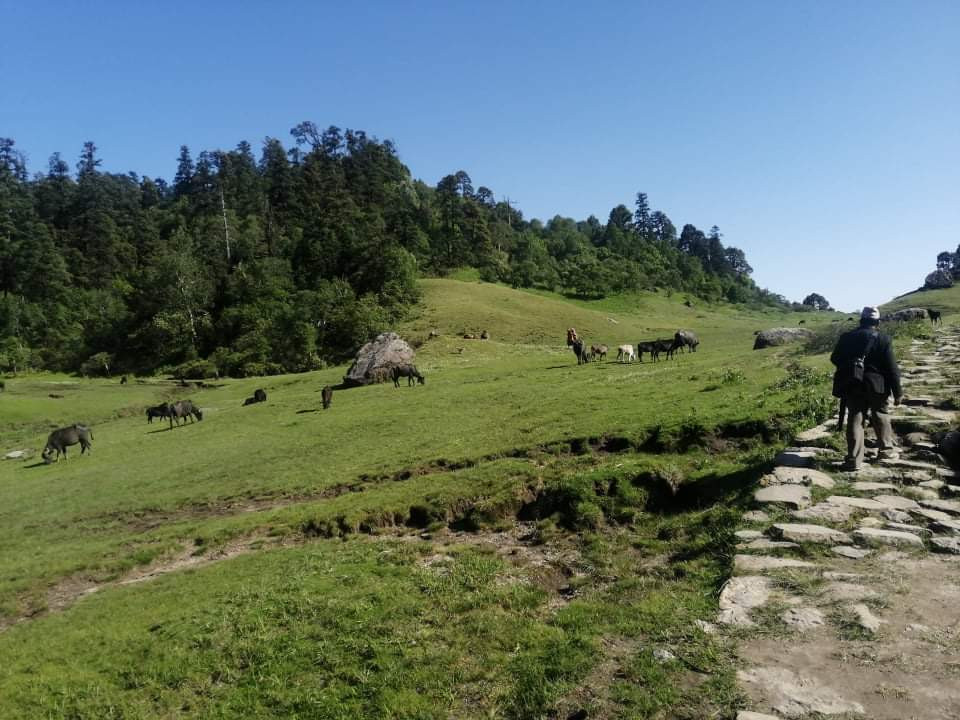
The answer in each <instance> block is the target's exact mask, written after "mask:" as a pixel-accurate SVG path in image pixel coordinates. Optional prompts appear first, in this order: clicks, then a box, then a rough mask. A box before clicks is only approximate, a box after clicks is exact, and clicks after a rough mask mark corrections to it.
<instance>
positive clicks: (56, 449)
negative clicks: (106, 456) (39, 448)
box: [41, 425, 93, 465]
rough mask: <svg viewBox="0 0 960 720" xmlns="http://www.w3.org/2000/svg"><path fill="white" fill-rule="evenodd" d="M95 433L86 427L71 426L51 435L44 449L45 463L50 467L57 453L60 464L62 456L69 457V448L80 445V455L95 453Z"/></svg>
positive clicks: (55, 431)
mask: <svg viewBox="0 0 960 720" xmlns="http://www.w3.org/2000/svg"><path fill="white" fill-rule="evenodd" d="M91 440H93V433H92V432H91V431H90V428H88V427H86V426H84V425H71V426H70V427H65V428H60V429H59V430H54V431H53V432H52V433H50V437H48V438H47V444H46V446H45V447H44V448H43V453H41V454H42V455H43V461H44V462H45V463H47V464H48V465H49V464H50V463H52V462H53V457H54V453H56V459H57V462H60V455H63V457H64V458H66V457H67V447H68V446H70V445H76V444H77V443H80V454H81V455H83V454H84V453H85V452H86V451H87V450H89V451H90V452H93V443H91V442H90V441H91Z"/></svg>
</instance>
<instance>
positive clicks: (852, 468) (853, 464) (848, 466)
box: [840, 458, 860, 472]
mask: <svg viewBox="0 0 960 720" xmlns="http://www.w3.org/2000/svg"><path fill="white" fill-rule="evenodd" d="M859 469H860V466H859V465H857V461H856V460H853V459H852V458H847V459H846V460H844V461H843V464H842V465H841V466H840V470H841V472H857V471H858V470H859Z"/></svg>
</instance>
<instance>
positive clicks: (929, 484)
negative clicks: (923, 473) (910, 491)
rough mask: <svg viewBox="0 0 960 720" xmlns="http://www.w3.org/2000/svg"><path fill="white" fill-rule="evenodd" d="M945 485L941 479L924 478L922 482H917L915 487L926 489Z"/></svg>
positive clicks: (934, 488)
mask: <svg viewBox="0 0 960 720" xmlns="http://www.w3.org/2000/svg"><path fill="white" fill-rule="evenodd" d="M946 486H947V484H946V483H945V482H944V481H943V480H924V481H923V482H920V483H917V487H922V488H926V489H927V490H939V489H940V488H943V487H946Z"/></svg>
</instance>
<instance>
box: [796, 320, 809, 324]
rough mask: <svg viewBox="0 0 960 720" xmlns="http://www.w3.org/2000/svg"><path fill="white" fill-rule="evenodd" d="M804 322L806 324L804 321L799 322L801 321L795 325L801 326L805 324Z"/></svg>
mask: <svg viewBox="0 0 960 720" xmlns="http://www.w3.org/2000/svg"><path fill="white" fill-rule="evenodd" d="M806 322H807V321H806V320H801V321H800V322H799V323H797V324H798V325H803V324H804V323H806Z"/></svg>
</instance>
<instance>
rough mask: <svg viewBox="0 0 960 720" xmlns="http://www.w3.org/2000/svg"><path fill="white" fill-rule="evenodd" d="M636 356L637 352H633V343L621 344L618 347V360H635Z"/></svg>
mask: <svg viewBox="0 0 960 720" xmlns="http://www.w3.org/2000/svg"><path fill="white" fill-rule="evenodd" d="M636 357H637V356H636V353H634V352H633V345H621V346H620V347H618V348H617V362H621V361H623V360H626V361H627V362H633V361H634V360H635V359H636Z"/></svg>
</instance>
